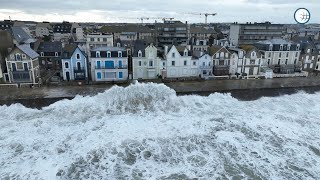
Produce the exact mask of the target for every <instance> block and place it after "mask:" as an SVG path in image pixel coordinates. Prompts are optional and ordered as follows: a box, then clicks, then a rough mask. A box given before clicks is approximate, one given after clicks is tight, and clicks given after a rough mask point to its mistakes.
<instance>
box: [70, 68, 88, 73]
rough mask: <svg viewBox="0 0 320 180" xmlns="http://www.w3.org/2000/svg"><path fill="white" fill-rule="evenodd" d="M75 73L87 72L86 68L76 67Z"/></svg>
mask: <svg viewBox="0 0 320 180" xmlns="http://www.w3.org/2000/svg"><path fill="white" fill-rule="evenodd" d="M73 71H74V73H83V72H86V69H85V68H74V69H73Z"/></svg>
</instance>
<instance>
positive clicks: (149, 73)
mask: <svg viewBox="0 0 320 180" xmlns="http://www.w3.org/2000/svg"><path fill="white" fill-rule="evenodd" d="M160 62H161V59H160V58H159V57H157V48H156V47H155V46H154V45H153V44H150V45H149V46H147V47H145V46H144V45H143V44H142V45H141V46H139V45H138V44H135V46H134V52H133V54H132V64H133V79H156V78H158V75H160V68H159V64H160Z"/></svg>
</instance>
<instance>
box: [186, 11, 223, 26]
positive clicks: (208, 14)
mask: <svg viewBox="0 0 320 180" xmlns="http://www.w3.org/2000/svg"><path fill="white" fill-rule="evenodd" d="M185 14H192V15H200V16H202V15H204V17H205V23H206V24H207V23H208V16H216V15H217V13H185Z"/></svg>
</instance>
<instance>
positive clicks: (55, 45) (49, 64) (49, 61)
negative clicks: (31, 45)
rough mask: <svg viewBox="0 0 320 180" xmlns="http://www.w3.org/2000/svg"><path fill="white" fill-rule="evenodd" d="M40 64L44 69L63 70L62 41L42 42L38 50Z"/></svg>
mask: <svg viewBox="0 0 320 180" xmlns="http://www.w3.org/2000/svg"><path fill="white" fill-rule="evenodd" d="M37 52H38V54H39V55H40V57H39V62H40V66H41V68H42V69H44V70H49V69H50V70H58V71H60V70H61V56H62V43H61V42H58V41H55V42H41V43H40V45H39V47H38V50H37Z"/></svg>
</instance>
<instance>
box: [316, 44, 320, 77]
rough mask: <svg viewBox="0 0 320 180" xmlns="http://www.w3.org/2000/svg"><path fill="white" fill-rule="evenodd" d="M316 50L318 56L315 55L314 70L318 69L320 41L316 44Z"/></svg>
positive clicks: (319, 65)
mask: <svg viewBox="0 0 320 180" xmlns="http://www.w3.org/2000/svg"><path fill="white" fill-rule="evenodd" d="M315 46H316V51H317V53H318V57H316V65H315V70H316V71H320V43H318V44H316V45H315Z"/></svg>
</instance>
